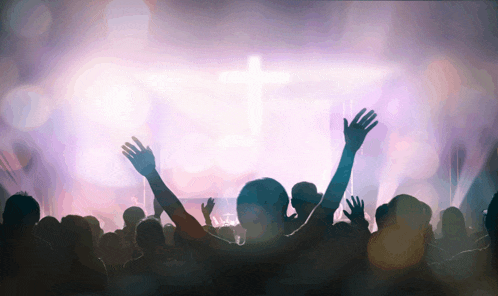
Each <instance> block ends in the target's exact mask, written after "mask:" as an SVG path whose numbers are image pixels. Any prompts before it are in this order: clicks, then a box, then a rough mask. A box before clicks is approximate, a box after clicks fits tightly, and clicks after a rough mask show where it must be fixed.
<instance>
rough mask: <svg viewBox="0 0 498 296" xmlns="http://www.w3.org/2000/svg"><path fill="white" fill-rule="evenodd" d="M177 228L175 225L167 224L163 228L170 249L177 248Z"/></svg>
mask: <svg viewBox="0 0 498 296" xmlns="http://www.w3.org/2000/svg"><path fill="white" fill-rule="evenodd" d="M175 231H176V229H175V226H174V225H173V224H170V223H168V224H166V225H164V227H163V233H164V239H165V241H166V245H168V246H170V247H174V246H175Z"/></svg>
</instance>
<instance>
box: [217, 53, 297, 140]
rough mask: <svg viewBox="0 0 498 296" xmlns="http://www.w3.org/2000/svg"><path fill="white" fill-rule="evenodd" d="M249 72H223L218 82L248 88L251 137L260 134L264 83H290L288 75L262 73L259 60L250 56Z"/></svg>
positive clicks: (257, 57)
mask: <svg viewBox="0 0 498 296" xmlns="http://www.w3.org/2000/svg"><path fill="white" fill-rule="evenodd" d="M248 65H249V71H246V72H240V71H232V72H223V73H221V75H220V81H221V82H223V83H245V84H247V86H248V103H249V109H248V112H249V126H250V128H251V133H252V135H253V136H255V135H258V134H259V133H260V132H261V126H262V123H263V101H262V97H263V85H264V84H266V83H275V84H285V83H288V82H289V81H290V74H289V73H283V72H263V71H262V70H261V58H260V57H259V56H250V57H249V61H248Z"/></svg>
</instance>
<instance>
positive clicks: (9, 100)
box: [0, 85, 53, 131]
mask: <svg viewBox="0 0 498 296" xmlns="http://www.w3.org/2000/svg"><path fill="white" fill-rule="evenodd" d="M52 109H53V106H52V102H51V101H50V100H49V99H48V97H47V96H46V95H45V94H44V90H43V89H42V88H40V87H37V86H33V85H24V86H20V87H17V88H15V89H13V90H11V91H10V92H9V93H7V94H6V95H5V97H4V99H3V100H2V102H1V103H0V112H1V116H2V118H3V119H4V120H5V122H6V123H7V124H9V125H11V126H13V127H15V128H17V129H19V130H21V131H29V130H33V129H36V128H38V127H40V126H42V125H43V124H44V123H45V122H46V121H47V120H48V119H49V117H50V114H51V113H52Z"/></svg>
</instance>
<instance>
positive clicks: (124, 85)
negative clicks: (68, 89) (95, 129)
mask: <svg viewBox="0 0 498 296" xmlns="http://www.w3.org/2000/svg"><path fill="white" fill-rule="evenodd" d="M75 80H76V81H75V86H74V93H73V95H74V97H75V99H74V102H73V110H74V113H75V116H77V117H79V118H81V119H82V120H90V121H93V122H97V123H100V124H102V125H104V126H106V127H110V128H116V129H119V130H130V129H135V128H137V127H139V126H142V125H143V124H144V123H145V121H146V119H147V116H148V112H149V109H150V100H149V98H148V96H147V94H146V92H145V91H143V90H142V89H140V88H139V87H138V86H137V84H136V82H135V81H134V80H133V79H130V77H129V75H127V70H126V69H123V68H120V67H117V66H116V65H113V64H95V65H90V67H88V68H84V69H82V71H81V72H80V73H79V76H78V77H76V79H75Z"/></svg>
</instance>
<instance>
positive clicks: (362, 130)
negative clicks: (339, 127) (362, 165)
mask: <svg viewBox="0 0 498 296" xmlns="http://www.w3.org/2000/svg"><path fill="white" fill-rule="evenodd" d="M366 111H367V109H363V110H361V111H360V112H359V113H358V114H357V115H356V116H355V118H354V119H353V121H352V122H351V124H348V120H347V119H346V118H344V137H345V140H346V146H347V147H349V149H351V150H352V151H354V152H356V151H358V149H360V147H361V145H362V144H363V141H365V137H366V136H367V134H368V132H370V131H371V130H372V129H373V128H374V127H375V126H376V125H377V123H378V121H376V122H374V123H372V121H373V120H374V119H375V117H377V114H375V112H374V111H373V110H372V111H370V112H368V113H367V115H365V116H363V118H361V120H360V117H361V116H362V115H363V114H364V113H365V112H366ZM371 123H372V124H371Z"/></svg>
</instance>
